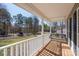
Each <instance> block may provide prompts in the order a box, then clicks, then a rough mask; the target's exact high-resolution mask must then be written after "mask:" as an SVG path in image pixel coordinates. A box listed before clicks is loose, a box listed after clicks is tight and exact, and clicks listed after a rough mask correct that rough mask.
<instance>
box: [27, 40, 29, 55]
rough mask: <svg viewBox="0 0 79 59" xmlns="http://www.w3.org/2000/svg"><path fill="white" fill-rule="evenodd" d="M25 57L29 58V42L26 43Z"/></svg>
mask: <svg viewBox="0 0 79 59" xmlns="http://www.w3.org/2000/svg"><path fill="white" fill-rule="evenodd" d="M27 56H29V41H27Z"/></svg>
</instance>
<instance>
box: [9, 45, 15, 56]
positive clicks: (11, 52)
mask: <svg viewBox="0 0 79 59" xmlns="http://www.w3.org/2000/svg"><path fill="white" fill-rule="evenodd" d="M13 53H14V50H13V46H12V47H10V55H11V56H13V55H14V54H13Z"/></svg>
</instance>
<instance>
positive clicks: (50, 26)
mask: <svg viewBox="0 0 79 59" xmlns="http://www.w3.org/2000/svg"><path fill="white" fill-rule="evenodd" d="M51 25H52V23H51V22H50V34H51V33H52V32H51V29H52V28H51Z"/></svg>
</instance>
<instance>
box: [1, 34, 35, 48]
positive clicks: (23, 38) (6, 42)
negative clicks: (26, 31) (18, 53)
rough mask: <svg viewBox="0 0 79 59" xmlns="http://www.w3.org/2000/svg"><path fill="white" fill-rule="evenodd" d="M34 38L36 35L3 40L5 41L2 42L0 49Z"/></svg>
mask: <svg viewBox="0 0 79 59" xmlns="http://www.w3.org/2000/svg"><path fill="white" fill-rule="evenodd" d="M32 37H34V35H29V36H23V37H20V36H17V37H16V38H14V39H3V40H0V47H1V46H5V45H9V44H12V43H16V42H19V41H22V40H25V39H28V38H32Z"/></svg>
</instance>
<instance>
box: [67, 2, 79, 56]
mask: <svg viewBox="0 0 79 59" xmlns="http://www.w3.org/2000/svg"><path fill="white" fill-rule="evenodd" d="M78 7H79V3H76V4H75V5H74V6H73V8H72V11H71V12H70V14H69V16H68V18H67V20H68V21H69V20H70V18H72V38H71V39H72V41H71V43H72V44H71V46H70V47H71V49H72V51H73V53H74V55H79V54H78V53H79V48H78V44H79V43H78V40H79V39H78V34H77V32H78V29H77V30H76V31H77V32H76V34H77V35H76V38H77V39H76V38H75V39H76V40H77V41H76V43H77V46H75V44H74V36H75V35H74V31H73V30H74V24H73V22H74V19H73V14H74V12H75V11H77V8H78ZM76 13H77V16H76V18H77V17H78V12H76ZM78 20H79V19H78V18H77V21H78ZM77 21H76V26H77V28H78V24H77V23H78V22H77ZM67 26H68V29H67V32H68V33H67V35H68V36H67V38H68V43H69V45H70V38H69V22H68V25H67ZM75 47H76V49H75ZM75 50H76V51H75ZM76 53H77V54H76Z"/></svg>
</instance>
